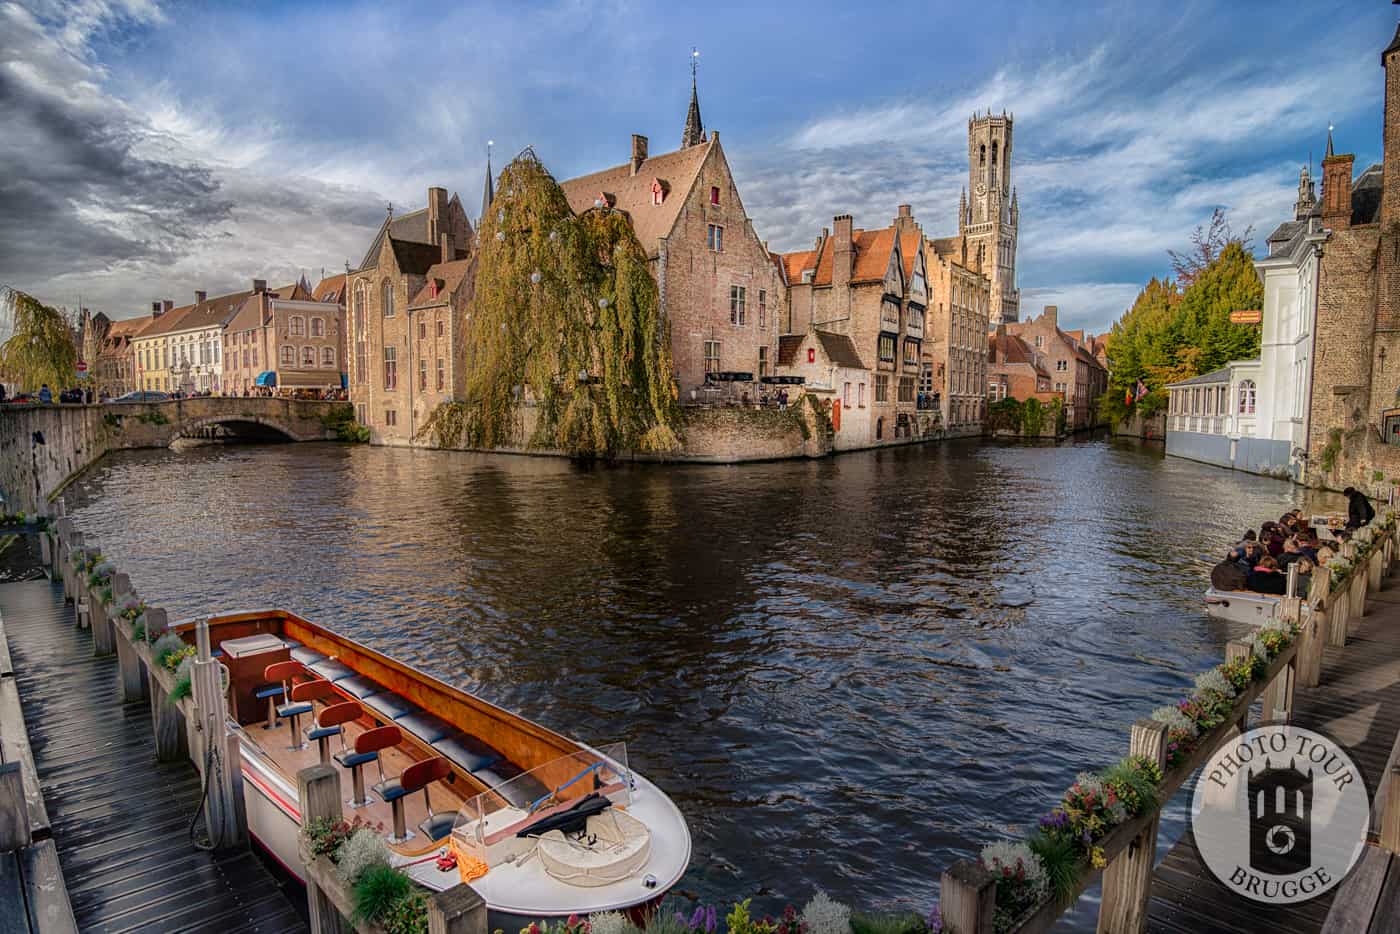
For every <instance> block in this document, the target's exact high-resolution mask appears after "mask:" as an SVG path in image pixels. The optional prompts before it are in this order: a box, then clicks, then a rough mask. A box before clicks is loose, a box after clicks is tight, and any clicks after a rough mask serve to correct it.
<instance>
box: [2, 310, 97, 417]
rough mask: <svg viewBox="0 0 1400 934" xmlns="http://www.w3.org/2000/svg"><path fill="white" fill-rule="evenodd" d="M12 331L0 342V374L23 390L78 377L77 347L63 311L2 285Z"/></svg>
mask: <svg viewBox="0 0 1400 934" xmlns="http://www.w3.org/2000/svg"><path fill="white" fill-rule="evenodd" d="M0 301H3V302H4V303H6V304H7V305H9V310H10V316H11V318H12V319H13V321H14V328H15V329H14V334H13V335H12V336H11V337H10V339H9V340H7V341H5V343H4V345H3V346H0V374H3V375H4V378H5V380H6V381H8V382H13V383H18V384H19V385H20V388H21V389H23V390H25V391H26V392H33V391H35V390H37V389H39V387H41V386H44V385H48V386H49V387H50V388H52V389H54V390H58V389H61V388H63V387H65V386H70V385H72V384H73V382H74V380H75V379H76V377H77V362H78V348H77V345H76V344H75V343H74V341H73V329H72V328H71V327H69V325H68V321H67V319H66V318H64V316H63V314H62V312H59V311H58V310H56V309H54V308H50V307H49V306H48V305H45V304H42V303H41V302H40V301H39V300H38V299H36V298H34V296H32V295H29V294H27V293H25V292H21V291H19V290H17V289H5V290H4V292H3V294H0Z"/></svg>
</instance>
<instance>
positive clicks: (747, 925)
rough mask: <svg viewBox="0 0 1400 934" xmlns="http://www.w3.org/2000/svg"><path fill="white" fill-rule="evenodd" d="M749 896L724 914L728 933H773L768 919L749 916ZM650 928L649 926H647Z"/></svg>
mask: <svg viewBox="0 0 1400 934" xmlns="http://www.w3.org/2000/svg"><path fill="white" fill-rule="evenodd" d="M751 901H753V899H751V898H746V899H744V900H743V901H742V902H735V903H734V907H733V908H731V909H730V910H729V914H727V915H725V916H724V923H725V925H726V926H727V927H728V929H729V934H773V925H772V923H771V922H768V921H758V920H756V919H754V918H751V917H750V916H749V902H751ZM647 930H648V931H650V930H651V926H650V925H648V926H647Z"/></svg>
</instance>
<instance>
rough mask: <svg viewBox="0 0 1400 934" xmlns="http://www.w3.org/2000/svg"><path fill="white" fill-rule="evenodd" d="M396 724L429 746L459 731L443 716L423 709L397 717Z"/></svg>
mask: <svg viewBox="0 0 1400 934" xmlns="http://www.w3.org/2000/svg"><path fill="white" fill-rule="evenodd" d="M394 726H396V727H398V728H399V729H401V730H403V731H404V732H405V733H408V734H410V735H412V736H414V737H416V738H418V739H421V740H422V741H423V742H425V743H427V744H428V745H429V746H431V745H433V743H436V742H438V741H440V740H444V739H447V737H449V736H451V735H452V734H453V733H455V732H457V730H456V728H455V727H453V726H452V724H450V723H448V722H447V721H446V720H444V719H442V717H439V716H437V715H435V714H430V713H427V712H426V711H422V710H418V711H414V712H413V713H408V714H404V715H403V716H402V717H395V718H394Z"/></svg>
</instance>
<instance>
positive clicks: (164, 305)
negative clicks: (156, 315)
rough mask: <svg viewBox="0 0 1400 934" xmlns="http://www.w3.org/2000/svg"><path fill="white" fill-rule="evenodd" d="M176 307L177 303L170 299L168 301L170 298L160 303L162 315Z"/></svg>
mask: <svg viewBox="0 0 1400 934" xmlns="http://www.w3.org/2000/svg"><path fill="white" fill-rule="evenodd" d="M174 307H175V303H174V302H172V301H171V300H170V299H168V298H167V299H165V300H164V301H162V302H161V303H160V310H161V313H162V314H164V313H165V312H167V311H169V310H170V309H172V308H174Z"/></svg>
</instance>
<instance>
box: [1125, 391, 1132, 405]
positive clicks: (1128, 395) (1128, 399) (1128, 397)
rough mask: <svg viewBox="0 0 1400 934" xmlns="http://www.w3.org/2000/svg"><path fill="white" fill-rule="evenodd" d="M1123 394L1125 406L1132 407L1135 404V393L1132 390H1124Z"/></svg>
mask: <svg viewBox="0 0 1400 934" xmlns="http://www.w3.org/2000/svg"><path fill="white" fill-rule="evenodd" d="M1123 393H1124V395H1123V404H1124V405H1132V404H1133V391H1132V390H1131V389H1125V390H1123Z"/></svg>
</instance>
